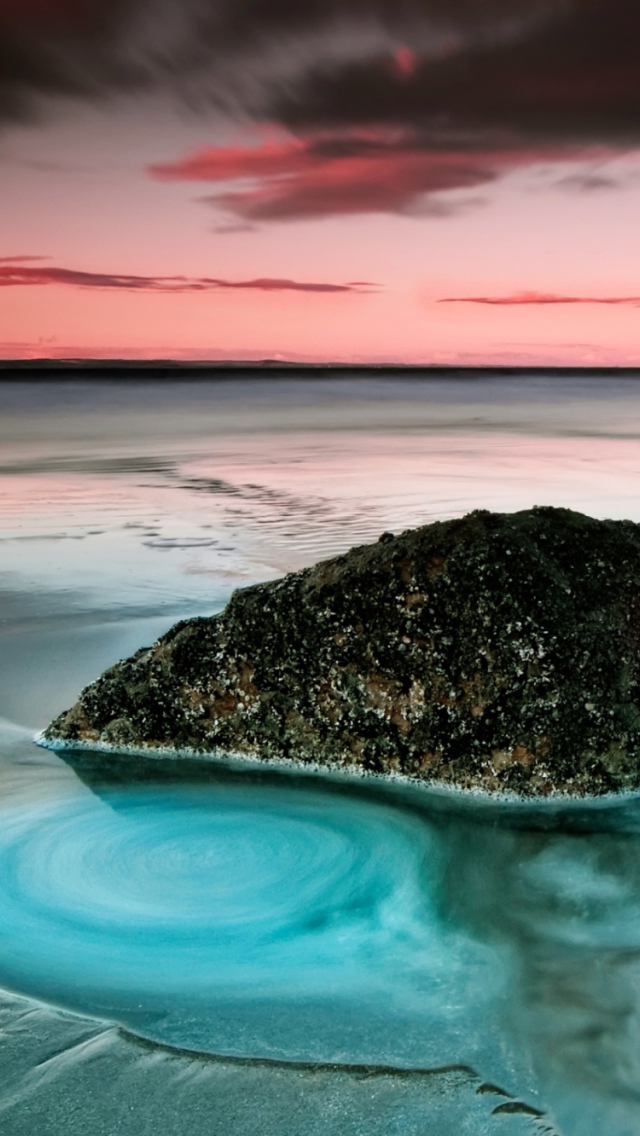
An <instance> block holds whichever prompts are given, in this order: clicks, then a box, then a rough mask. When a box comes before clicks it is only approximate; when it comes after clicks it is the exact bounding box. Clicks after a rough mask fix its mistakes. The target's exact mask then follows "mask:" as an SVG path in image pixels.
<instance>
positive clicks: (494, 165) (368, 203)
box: [149, 128, 550, 222]
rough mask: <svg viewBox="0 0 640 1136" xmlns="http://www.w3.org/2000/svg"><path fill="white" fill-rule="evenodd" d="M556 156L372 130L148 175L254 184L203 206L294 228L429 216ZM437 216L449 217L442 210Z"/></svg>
mask: <svg viewBox="0 0 640 1136" xmlns="http://www.w3.org/2000/svg"><path fill="white" fill-rule="evenodd" d="M549 156H550V154H549V153H547V152H546V151H545V150H544V149H542V148H537V149H532V150H524V151H523V150H513V149H497V148H496V149H494V150H485V149H483V150H480V151H474V150H473V149H469V150H466V149H462V148H459V149H457V150H456V149H450V148H446V147H443V148H442V149H438V148H437V147H435V146H434V145H433V144H428V143H426V142H425V140H423V139H422V137H421V136H420V134H418V133H417V132H415V131H412V130H392V129H373V128H371V129H366V130H365V129H363V130H350V131H338V132H334V133H330V132H327V131H316V132H312V133H309V134H307V135H305V136H303V137H301V138H295V137H292V136H288V137H285V138H283V139H278V140H277V141H275V140H267V141H265V142H262V143H259V144H257V145H255V146H226V147H225V146H218V147H208V148H205V149H202V150H198V151H196V152H195V153H193V154H190V155H188V156H187V157H185V158H183V159H180V160H178V161H176V162H166V163H162V164H157V165H153V166H151V167H150V168H149V173H150V174H151V176H152V177H153V178H156V179H157V180H159V181H195V182H214V183H217V184H220V183H223V182H233V181H242V180H244V181H246V180H248V181H249V182H250V184H249V185H244V186H242V187H241V188H238V189H233V190H228V191H225V192H221V193H218V194H215V195H212V196H210V197H206V198H204V200H205V201H207V202H209V203H211V204H213V205H216V206H218V207H222V208H223V209H225V210H227V211H228V212H230V213H233V214H234V215H235V216H236V217H239V218H241V219H242V220H243V221H249V222H250V221H275V220H278V221H290V220H308V219H311V218H320V217H329V216H340V215H351V214H356V213H411V212H415V211H417V210H420V209H421V208H423V209H425V210H427V211H428V208H429V203H428V198H429V197H430V196H431V195H433V194H439V193H443V192H445V191H448V190H455V189H471V188H475V187H477V186H481V185H484V184H486V183H488V182H491V181H493V180H494V179H495V178H497V177H498V176H500V174H501V173H504V172H507V171H509V170H511V169H516V168H518V167H520V166H525V165H530V164H533V163H535V162H539V161H542V160H543V159H545V158H548V157H549ZM431 207H432V208H433V204H432V206H431ZM438 212H446V207H445V206H444V205H443V204H442V203H441V202H439V203H438Z"/></svg>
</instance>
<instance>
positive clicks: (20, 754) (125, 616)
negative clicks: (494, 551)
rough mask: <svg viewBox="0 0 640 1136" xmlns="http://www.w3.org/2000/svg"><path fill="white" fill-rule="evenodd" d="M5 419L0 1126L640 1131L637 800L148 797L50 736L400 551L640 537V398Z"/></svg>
mask: <svg viewBox="0 0 640 1136" xmlns="http://www.w3.org/2000/svg"><path fill="white" fill-rule="evenodd" d="M0 402H1V403H2V404H3V405H2V417H1V419H0V432H1V433H0V437H1V441H2V465H1V469H0V495H1V496H0V502H1V506H2V531H1V533H0V557H1V564H0V567H1V575H0V587H1V589H2V593H1V595H2V617H1V618H2V622H1V623H0V648H1V651H0V716H1V717H2V718H4V719H5V722H6V725H5V726H4V727H3V729H2V731H1V735H0V790H1V804H0V910H1V911H2V924H1V926H0V987H2V988H4V991H5V993H4V994H2V996H1V999H0V1001H1V1006H0V1017H1V1020H2V1026H1V1027H0V1031H1V1033H0V1036H2V1039H3V1045H2V1047H1V1048H0V1082H1V1083H2V1087H1V1088H0V1116H2V1119H3V1124H4V1127H3V1131H6V1132H8V1133H9V1134H10V1136H14V1134H16V1136H17V1134H18V1133H22V1132H23V1131H24V1132H26V1130H27V1126H29V1129H30V1131H32V1130H33V1126H34V1124H35V1125H36V1126H37V1125H42V1123H43V1118H46V1120H45V1121H44V1122H45V1123H46V1127H45V1129H43V1130H44V1131H46V1132H47V1134H48V1133H52V1134H53V1133H56V1134H57V1133H58V1132H60V1133H62V1131H64V1132H65V1133H69V1132H71V1133H73V1132H75V1131H78V1132H80V1131H86V1130H87V1127H88V1126H90V1127H91V1130H92V1131H95V1132H102V1131H104V1132H109V1133H111V1132H113V1131H116V1130H118V1131H125V1132H127V1133H128V1132H131V1133H136V1132H146V1131H149V1132H151V1131H152V1130H154V1129H155V1130H157V1126H158V1124H159V1123H161V1124H162V1125H164V1127H163V1129H162V1130H163V1131H165V1132H167V1131H169V1132H172V1133H173V1132H175V1133H183V1132H184V1133H185V1134H186V1133H192V1132H193V1133H198V1132H199V1131H200V1130H202V1131H203V1132H204V1131H207V1132H220V1133H221V1134H222V1133H223V1132H224V1133H232V1134H234V1133H238V1136H240V1134H243V1136H244V1134H245V1133H250V1132H254V1131H255V1132H256V1133H258V1132H260V1133H270V1132H273V1133H280V1132H283V1131H285V1130H286V1131H287V1132H290V1133H294V1134H295V1133H305V1134H306V1133H310V1132H316V1131H317V1132H325V1133H326V1132H329V1133H334V1132H335V1133H338V1132H339V1133H340V1134H341V1136H343V1134H350V1133H354V1134H355V1133H356V1132H361V1131H365V1130H366V1131H367V1132H368V1133H369V1132H374V1133H377V1132H380V1133H381V1134H382V1133H385V1134H386V1133H391V1132H399V1133H400V1132H402V1133H403V1134H407V1133H413V1132H415V1133H416V1134H417V1133H423V1132H425V1131H429V1132H431V1131H433V1132H438V1134H440V1133H445V1134H446V1133H449V1132H450V1133H452V1134H453V1133H458V1132H464V1133H470V1134H473V1136H478V1134H480V1133H485V1132H486V1133H493V1132H494V1131H495V1132H498V1131H499V1132H501V1133H506V1134H507V1136H511V1134H512V1133H514V1134H517V1133H521V1132H534V1131H537V1132H541V1131H545V1130H547V1131H549V1132H557V1133H565V1134H567V1136H569V1134H570V1136H574V1134H575V1136H578V1134H580V1136H582V1134H585V1136H591V1134H592V1133H593V1134H594V1136H595V1134H596V1133H598V1136H599V1134H600V1133H601V1132H602V1131H603V1130H604V1131H606V1132H607V1133H611V1134H612V1136H626V1134H629V1136H631V1134H632V1133H637V1131H638V1129H639V1128H640V868H639V867H638V865H639V864H640V855H639V854H640V805H638V804H636V802H635V800H633V799H631V800H629V801H627V802H625V803H623V804H617V805H612V804H606V803H605V804H602V803H600V804H598V805H595V806H592V807H584V806H577V805H576V806H572V807H568V808H566V809H563V808H559V807H557V806H549V805H540V806H537V807H535V808H533V809H524V808H523V807H521V806H517V805H514V806H510V807H505V806H497V805H495V804H487V803H482V802H479V801H469V800H459V799H456V798H447V797H446V796H443V795H438V794H434V793H425V792H422V793H419V792H411V793H410V792H409V791H408V790H401V789H399V788H398V787H393V786H391V785H387V786H380V785H377V784H363V783H353V784H352V783H348V784H347V783H335V782H334V781H332V780H331V779H327V778H324V779H322V778H315V777H309V776H306V777H303V776H294V775H292V774H280V775H276V774H274V773H270V772H265V771H262V772H261V771H256V770H255V769H244V770H243V769H237V768H236V769H232V768H224V767H218V766H216V767H212V768H209V769H208V770H206V771H202V770H198V769H196V768H193V767H191V766H187V765H183V766H181V767H180V768H179V771H180V772H181V774H182V776H180V777H176V775H175V774H176V769H174V768H173V767H172V766H170V765H167V766H164V767H163V768H162V769H160V768H159V767H156V769H155V771H154V775H153V776H151V775H150V771H149V770H148V769H147V770H145V774H146V775H145V777H142V776H137V777H136V779H134V780H133V781H131V780H129V781H127V773H126V770H127V763H126V761H125V762H123V763H121V764H120V765H118V763H114V765H113V768H112V771H111V774H110V775H109V776H106V775H105V774H104V771H100V770H96V769H95V768H94V767H92V766H91V763H88V764H85V765H82V764H80V765H78V763H76V762H73V763H68V762H65V761H63V760H62V759H61V758H60V757H58V756H56V755H53V754H49V753H46V752H45V751H42V750H40V749H38V748H36V747H35V746H34V745H33V743H32V742H31V740H30V739H31V736H32V733H33V731H34V730H35V729H37V728H40V727H42V726H43V725H45V724H46V723H47V721H48V720H49V719H50V718H51V717H52V716H53V715H54V714H55V713H57V712H59V711H60V710H62V709H64V708H65V706H66V705H68V704H69V703H70V702H71V701H73V699H74V697H75V695H76V694H77V692H78V690H79V689H80V687H81V686H82V685H84V684H85V683H86V682H88V681H90V680H91V679H92V678H93V677H95V675H97V674H98V673H99V672H100V671H101V670H102V669H103V668H104V667H105V666H107V665H108V664H109V663H110V662H113V661H115V660H116V659H117V658H119V657H121V656H122V655H124V654H128V653H130V652H131V651H133V650H134V649H136V648H137V647H138V646H141V645H144V644H146V643H148V642H150V641H151V640H152V639H153V638H155V636H156V635H158V634H159V633H161V631H162V630H164V629H165V628H166V627H168V626H170V625H171V623H173V622H174V621H175V620H176V619H177V618H180V617H183V616H185V615H190V614H195V613H201V612H211V611H215V610H219V609H220V607H221V606H223V604H224V603H225V602H226V599H227V598H228V596H229V594H230V592H231V590H233V588H234V587H235V586H238V585H239V584H243V583H248V582H250V581H252V580H257V579H265V578H268V577H273V576H276V575H278V574H280V573H281V572H283V571H286V570H288V569H290V568H295V567H299V566H301V565H303V564H306V563H311V562H313V561H314V560H316V559H318V558H319V557H321V556H326V555H331V554H333V553H335V552H339V551H343V550H344V549H345V548H347V547H349V546H350V545H352V544H353V543H356V542H358V541H363V540H368V539H373V538H375V536H376V535H378V534H379V532H380V531H381V530H383V529H389V528H390V529H393V530H395V531H400V529H402V528H404V527H407V526H408V525H412V524H416V523H420V522H425V521H428V520H432V519H436V518H442V517H447V516H455V515H461V514H462V513H464V512H466V511H468V510H469V509H471V508H476V507H490V508H504V509H513V508H520V507H527V506H530V505H532V504H565V505H570V506H572V507H575V508H581V509H583V510H584V511H587V512H590V513H592V514H594V515H596V516H617V517H623V516H628V517H631V518H632V519H636V520H640V505H639V504H638V497H637V493H636V492H635V488H636V481H635V478H636V475H637V472H638V467H639V466H640V446H639V442H638V439H639V438H640V383H637V382H636V381H635V380H623V381H617V380H616V381H614V380H601V381H598V380H591V381H581V382H577V381H576V380H571V381H566V380H563V381H560V380H553V379H546V380H541V379H536V380H531V381H529V382H527V380H525V379H519V380H504V379H502V380H494V381H491V380H486V379H483V380H473V381H470V380H467V381H456V382H450V383H448V384H447V383H444V382H442V381H439V380H438V381H435V380H428V381H419V380H418V381H416V380H412V381H405V380H403V381H402V382H400V383H399V382H397V381H393V380H392V381H386V382H383V381H381V380H375V382H373V383H372V384H371V385H370V386H369V387H367V386H366V385H363V384H362V383H358V382H353V381H344V382H343V383H341V384H340V383H336V382H332V381H329V382H327V381H326V380H324V381H323V380H320V381H309V380H306V381H304V382H298V381H295V380H292V379H288V380H286V381H280V382H271V381H270V380H250V381H247V382H246V383H244V384H238V383H237V382H236V383H220V382H216V383H212V384H206V383H204V384H203V383H187V384H181V385H180V387H179V388H178V389H176V388H171V387H169V386H168V385H167V384H157V385H154V384H148V383H144V384H129V383H126V384H107V383H99V384H95V385H93V386H89V385H88V384H86V383H78V382H74V383H69V384H63V383H53V384H50V385H47V386H45V385H43V384H38V383H35V384H30V383H29V384H16V385H11V384H7V385H3V386H0ZM123 770H124V773H123ZM25 999H26V1001H25ZM29 999H31V1001H28V1000H29ZM74 1015H76V1016H74ZM77 1015H80V1016H77ZM120 1027H122V1028H123V1029H124V1030H125V1031H128V1032H124V1033H123V1032H119V1029H120ZM136 1038H138V1039H142V1040H138V1041H136V1040H135V1039H136ZM145 1039H146V1040H145ZM145 1046H147V1047H146V1048H145ZM163 1047H168V1048H163ZM182 1051H191V1052H192V1055H191V1056H189V1054H188V1053H185V1052H182ZM193 1051H198V1053H199V1054H200V1056H196V1055H193ZM206 1055H209V1056H206ZM110 1078H111V1080H110ZM116 1084H117V1085H118V1086H119V1087H118V1089H117V1091H116V1089H115V1088H114V1085H116ZM178 1101H179V1102H180V1107H177V1102H178ZM168 1116H169V1117H170V1121H169V1122H168V1123H169V1125H170V1126H169V1127H168V1128H167V1126H166V1125H167V1117H168ZM159 1117H163V1120H162V1122H160V1121H159Z"/></svg>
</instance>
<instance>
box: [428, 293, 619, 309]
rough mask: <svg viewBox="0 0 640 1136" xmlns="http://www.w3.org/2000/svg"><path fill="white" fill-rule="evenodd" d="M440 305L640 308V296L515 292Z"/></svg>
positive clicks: (448, 300)
mask: <svg viewBox="0 0 640 1136" xmlns="http://www.w3.org/2000/svg"><path fill="white" fill-rule="evenodd" d="M438 303H439V304H491V305H495V306H497V307H512V306H515V307H518V306H521V305H523V304H543V305H544V304H614V305H625V304H626V305H631V306H633V307H639V306H640V296H563V295H556V294H555V293H553V292H514V293H513V294H512V295H510V296H445V297H443V299H441V300H438Z"/></svg>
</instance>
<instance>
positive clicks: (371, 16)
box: [0, 0, 559, 118]
mask: <svg viewBox="0 0 640 1136" xmlns="http://www.w3.org/2000/svg"><path fill="white" fill-rule="evenodd" d="M558 2H559V0H304V2H303V3H301V2H300V0H110V2H109V3H108V4H105V3H104V0H0V76H1V77H2V78H1V82H0V108H1V110H2V112H3V113H4V115H5V116H7V117H17V118H19V117H24V116H26V115H28V114H29V113H31V112H33V110H34V109H35V107H36V106H37V105H38V102H40V103H41V101H42V99H44V100H46V99H47V98H50V97H52V96H53V97H55V96H57V95H64V96H77V97H90V98H94V97H96V96H98V95H107V96H108V95H110V94H114V93H121V92H135V91H138V90H154V89H156V90H157V89H161V90H163V91H167V90H173V91H177V92H180V93H181V94H182V95H183V96H185V97H186V98H187V99H188V100H189V101H190V102H192V103H200V104H206V103H207V102H211V101H213V102H215V103H217V104H218V105H219V106H224V107H226V109H227V110H230V109H235V110H237V111H242V110H244V111H247V110H249V111H250V112H254V113H256V114H257V115H258V117H259V116H260V114H261V112H262V111H264V109H265V107H266V104H267V103H269V102H273V101H274V99H275V97H276V96H277V95H278V93H282V92H283V91H285V90H287V89H291V86H292V85H293V86H296V85H297V84H298V82H299V81H300V80H301V79H303V78H304V76H305V75H306V74H307V72H308V69H309V61H310V60H312V61H313V63H314V66H315V65H316V64H321V65H324V66H326V67H327V68H329V69H331V68H333V67H334V66H335V65H342V64H346V65H348V64H349V63H350V62H351V61H353V60H361V59H363V58H368V57H372V56H376V57H378V56H380V55H383V56H386V57H387V58H388V59H389V60H391V59H394V60H395V62H396V66H395V73H396V74H397V75H398V76H405V77H406V76H407V75H408V74H410V73H411V70H412V65H411V64H410V56H409V55H408V54H407V50H408V49H406V46H405V41H408V42H411V45H412V47H411V51H412V53H413V51H414V44H415V43H416V42H417V43H422V44H423V46H424V50H427V51H431V50H433V49H435V50H436V51H440V50H443V49H445V50H446V49H448V45H450V44H451V43H455V44H458V43H459V42H460V40H461V38H463V39H468V38H469V37H471V38H472V39H474V38H475V37H477V36H481V37H482V36H483V35H484V36H487V35H488V36H489V37H492V36H494V35H495V34H504V33H505V29H508V28H510V27H512V25H513V23H514V20H516V21H517V20H518V19H519V18H525V19H528V18H529V15H530V12H531V9H532V7H533V8H534V9H535V11H536V12H537V11H538V10H539V11H543V12H544V11H546V10H548V9H549V8H550V7H553V6H554V5H555V6H557V4H558ZM507 34H508V33H507Z"/></svg>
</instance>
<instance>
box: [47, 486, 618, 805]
mask: <svg viewBox="0 0 640 1136" xmlns="http://www.w3.org/2000/svg"><path fill="white" fill-rule="evenodd" d="M639 682H640V525H635V524H632V523H631V522H630V521H597V520H593V519H592V518H590V517H585V516H582V515H581V514H579V513H573V512H570V511H568V510H565V509H551V508H536V509H532V510H529V511H526V512H521V513H514V514H510V515H509V514H496V513H488V512H475V513H471V514H470V515H469V516H467V517H464V518H463V519H462V520H456V521H448V522H445V523H438V524H433V525H427V526H425V527H424V528H420V529H415V530H410V531H407V532H405V533H402V535H401V536H397V537H394V536H392V535H391V534H389V533H385V534H384V535H383V536H381V537H380V540H379V541H378V542H377V543H376V544H373V545H365V546H363V547H360V548H354V549H352V551H351V552H349V553H347V554H346V555H345V556H339V557H337V558H336V559H334V560H328V561H325V562H324V563H321V564H317V565H316V566H315V567H313V568H308V569H305V570H304V571H302V572H296V573H293V574H292V575H289V576H285V577H284V579H282V580H276V581H275V582H273V583H267V584H259V585H256V586H254V587H249V588H244V589H242V590H240V591H237V592H235V593H234V595H233V596H232V597H231V600H230V601H229V604H228V606H227V607H226V609H225V610H224V611H223V612H222V613H221V614H220V615H216V616H213V617H211V618H208V619H202V618H201V619H191V620H186V621H184V622H182V623H178V624H177V625H176V626H175V627H174V628H172V630H171V631H169V632H168V634H166V635H164V636H163V637H162V638H161V639H159V640H158V641H157V643H155V644H154V645H153V647H151V648H149V649H148V650H142V651H138V653H137V654H136V655H134V656H133V657H132V658H131V659H127V660H125V661H124V662H121V663H118V664H117V666H115V667H113V668H112V669H111V670H109V671H107V672H106V673H105V674H104V675H103V676H102V677H101V678H100V679H98V681H97V682H95V683H93V684H92V685H91V686H89V687H87V689H86V690H84V691H83V692H82V694H81V695H80V699H79V701H78V702H77V704H76V705H75V706H74V707H73V708H72V709H71V710H70V711H69V712H68V713H65V714H62V715H61V716H60V717H59V718H58V719H57V720H56V721H55V722H53V723H52V725H51V726H49V728H48V730H47V731H45V735H44V740H45V742H46V743H47V744H49V745H51V746H53V747H58V748H61V747H67V748H77V747H79V746H86V745H88V746H90V747H91V748H105V749H107V748H111V749H118V750H123V749H124V750H129V751H130V752H131V751H135V750H142V751H151V752H153V751H155V752H158V751H162V750H170V751H197V752H199V753H203V754H218V755H233V756H237V755H241V756H247V757H254V758H260V759H266V760H269V761H281V760H283V759H284V760H287V759H288V760H293V761H295V762H299V763H304V764H309V763H313V764H317V765H322V766H330V765H333V766H337V767H342V768H343V769H345V770H350V771H352V772H357V771H363V772H364V771H366V772H371V773H388V774H394V775H403V776H405V777H407V778H412V779H417V780H420V781H426V782H428V781H438V782H443V783H445V784H449V785H455V786H458V787H461V788H465V789H483V790H488V791H491V792H496V791H497V792H499V791H507V792H515V793H518V794H522V795H544V794H548V793H550V792H560V793H574V794H579V795H584V794H587V793H594V794H599V793H605V792H611V791H620V790H623V789H629V788H634V787H640V686H639Z"/></svg>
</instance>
